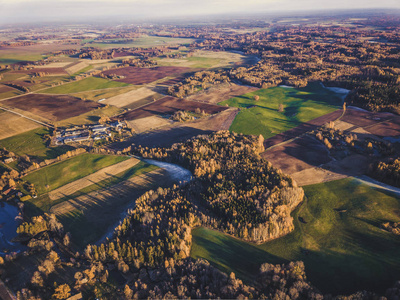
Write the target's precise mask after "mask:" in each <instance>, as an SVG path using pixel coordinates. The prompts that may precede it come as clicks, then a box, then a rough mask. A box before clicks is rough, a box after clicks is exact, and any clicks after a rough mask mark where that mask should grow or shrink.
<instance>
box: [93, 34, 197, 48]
mask: <svg viewBox="0 0 400 300" xmlns="http://www.w3.org/2000/svg"><path fill="white" fill-rule="evenodd" d="M194 41H195V39H190V38H171V37H163V36H142V37H139V38H136V39H135V40H134V41H133V42H131V43H118V42H116V43H102V42H97V43H89V44H86V46H90V47H99V48H118V47H120V48H121V47H125V48H127V47H142V48H147V47H153V46H162V45H186V44H191V43H193V42H194Z"/></svg>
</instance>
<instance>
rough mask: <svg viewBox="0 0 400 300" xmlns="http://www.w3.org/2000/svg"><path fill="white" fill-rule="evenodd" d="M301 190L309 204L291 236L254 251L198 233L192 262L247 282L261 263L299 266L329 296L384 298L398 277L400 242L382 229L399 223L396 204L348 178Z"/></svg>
mask: <svg viewBox="0 0 400 300" xmlns="http://www.w3.org/2000/svg"><path fill="white" fill-rule="evenodd" d="M304 190H305V194H306V197H307V199H306V200H305V202H304V203H303V204H302V205H301V206H300V208H298V209H297V210H296V211H295V212H294V214H293V218H294V223H295V230H294V231H293V232H292V233H290V234H289V235H287V236H284V237H282V238H279V239H276V240H273V241H270V242H267V243H264V244H261V245H255V244H250V243H246V242H243V241H240V240H238V239H235V238H232V237H229V236H227V235H224V234H223V233H220V232H217V231H214V230H211V229H206V228H197V229H195V230H193V232H192V233H193V247H192V251H191V256H192V257H193V258H206V259H207V260H209V261H210V262H211V263H212V264H213V265H215V266H217V267H218V268H219V269H221V270H222V271H224V272H228V274H229V272H235V273H236V275H237V277H239V278H241V279H244V280H246V281H250V280H253V279H254V277H255V274H257V271H258V269H259V267H260V265H261V264H262V263H264V262H269V263H273V264H276V263H285V262H288V261H298V260H302V261H304V263H305V268H306V274H307V278H308V279H309V280H310V281H311V283H312V284H314V285H315V286H316V287H317V288H318V289H319V290H320V291H321V292H323V293H331V294H333V295H338V294H350V293H352V292H354V290H369V291H376V292H380V293H382V292H383V291H384V290H385V289H386V288H387V287H388V286H390V285H392V284H393V283H394V282H395V281H396V280H397V279H398V278H399V276H400V263H399V262H398V259H397V257H398V255H400V248H399V246H400V241H399V239H398V237H397V236H395V235H393V234H392V233H390V232H387V231H384V230H382V229H381V228H380V224H381V223H382V222H385V221H393V222H399V221H400V219H399V215H398V214H397V213H396V212H397V211H398V210H399V208H400V202H399V198H398V197H396V196H393V195H391V194H388V193H386V192H383V191H380V190H377V189H374V188H371V187H369V186H367V185H365V184H362V183H360V182H359V181H358V180H357V179H351V178H349V179H342V180H338V181H332V182H328V183H322V184H317V185H311V186H306V187H304ZM321 266H324V267H323V268H321Z"/></svg>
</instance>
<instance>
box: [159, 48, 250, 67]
mask: <svg viewBox="0 0 400 300" xmlns="http://www.w3.org/2000/svg"><path fill="white" fill-rule="evenodd" d="M249 60H251V57H250V58H249V56H244V55H242V54H238V53H233V52H226V51H220V52H213V51H196V52H195V53H194V54H193V56H191V57H187V58H176V59H175V58H162V59H160V60H158V61H157V63H158V64H159V65H161V66H177V67H189V68H202V69H209V68H220V67H228V66H234V65H240V64H244V63H246V62H248V61H249Z"/></svg>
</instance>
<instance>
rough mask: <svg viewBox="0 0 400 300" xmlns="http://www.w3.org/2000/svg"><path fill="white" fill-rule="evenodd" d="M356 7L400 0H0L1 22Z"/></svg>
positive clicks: (399, 6)
mask: <svg viewBox="0 0 400 300" xmlns="http://www.w3.org/2000/svg"><path fill="white" fill-rule="evenodd" d="M354 8H363V9H371V8H395V9H400V0H0V23H9V22H12V23H14V22H32V21H40V20H41V21H57V20H60V21H63V20H68V19H69V20H85V18H90V19H91V20H92V19H93V17H94V18H97V17H102V18H103V17H110V18H112V17H121V16H124V19H125V20H126V19H127V17H128V16H132V19H136V18H158V17H172V16H191V15H213V14H221V13H226V14H228V13H252V12H258V13H260V12H266V13H268V12H276V11H282V12H285V11H296V10H299V11H300V10H333V9H354Z"/></svg>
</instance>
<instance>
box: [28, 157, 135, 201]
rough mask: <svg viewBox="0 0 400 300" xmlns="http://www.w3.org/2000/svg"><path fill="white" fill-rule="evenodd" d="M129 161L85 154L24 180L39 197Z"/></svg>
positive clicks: (48, 167)
mask: <svg viewBox="0 0 400 300" xmlns="http://www.w3.org/2000/svg"><path fill="white" fill-rule="evenodd" d="M127 159H128V158H127V157H122V156H111V155H99V154H89V153H85V154H82V155H78V156H75V157H72V158H69V159H67V160H64V161H61V162H59V163H55V164H52V165H50V166H47V167H44V168H42V169H39V170H37V171H34V172H32V173H30V174H28V175H26V176H25V177H24V178H23V179H24V180H25V181H27V182H29V183H33V184H34V185H35V187H36V191H37V193H38V195H41V194H44V193H46V192H50V191H52V190H54V189H56V188H59V187H61V186H63V185H65V184H67V183H70V182H72V181H75V180H78V179H80V178H83V177H85V176H87V175H89V174H92V173H94V172H96V171H98V170H100V169H102V168H105V167H108V166H110V165H113V164H116V163H119V162H122V161H124V160H127Z"/></svg>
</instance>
